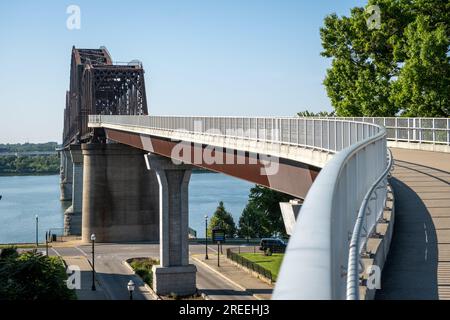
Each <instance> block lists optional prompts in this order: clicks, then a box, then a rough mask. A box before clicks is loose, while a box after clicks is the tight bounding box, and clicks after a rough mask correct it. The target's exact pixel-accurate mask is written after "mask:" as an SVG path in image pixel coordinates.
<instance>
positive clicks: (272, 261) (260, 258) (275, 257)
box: [241, 253, 284, 281]
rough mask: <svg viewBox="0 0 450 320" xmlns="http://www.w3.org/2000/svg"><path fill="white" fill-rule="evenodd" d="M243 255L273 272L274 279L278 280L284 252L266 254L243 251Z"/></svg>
mask: <svg viewBox="0 0 450 320" xmlns="http://www.w3.org/2000/svg"><path fill="white" fill-rule="evenodd" d="M241 256H243V257H244V258H246V259H248V260H250V261H252V262H254V263H256V264H259V265H260V266H261V267H263V268H265V269H267V270H269V271H270V272H272V277H273V280H275V281H276V279H277V277H278V272H279V271H280V266H281V262H282V261H283V257H284V253H274V254H272V255H271V256H265V255H264V254H263V253H241Z"/></svg>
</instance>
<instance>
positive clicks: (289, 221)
mask: <svg viewBox="0 0 450 320" xmlns="http://www.w3.org/2000/svg"><path fill="white" fill-rule="evenodd" d="M301 208H302V201H301V200H299V199H293V200H290V201H289V202H280V209H281V214H282V216H283V221H284V226H285V228H286V233H287V234H288V235H292V233H293V232H294V227H295V222H296V221H297V217H298V214H299V212H300V209H301Z"/></svg>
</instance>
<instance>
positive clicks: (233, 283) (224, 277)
mask: <svg viewBox="0 0 450 320" xmlns="http://www.w3.org/2000/svg"><path fill="white" fill-rule="evenodd" d="M191 258H192V259H193V260H195V261H197V262H198V263H200V264H201V265H202V266H203V267H205V268H207V269H208V270H210V271H212V272H214V273H215V274H217V275H219V276H220V277H222V278H223V279H225V280H226V281H228V282H229V283H231V284H232V285H234V286H236V287H238V288H239V289H241V290H242V291H247V288H244V287H243V286H241V285H240V284H239V283H236V282H235V281H233V280H231V279H230V278H228V277H227V276H224V275H223V274H222V273H220V272H219V271H217V270H216V269H214V268H212V267H210V266H209V265H207V264H206V263H204V262H203V261H201V260H200V259H198V258H196V257H195V256H191ZM202 295H203V294H202ZM252 296H253V297H254V298H255V299H257V300H265V299H264V298H262V297H260V296H259V295H257V294H252ZM208 300H211V299H210V298H209V299H208Z"/></svg>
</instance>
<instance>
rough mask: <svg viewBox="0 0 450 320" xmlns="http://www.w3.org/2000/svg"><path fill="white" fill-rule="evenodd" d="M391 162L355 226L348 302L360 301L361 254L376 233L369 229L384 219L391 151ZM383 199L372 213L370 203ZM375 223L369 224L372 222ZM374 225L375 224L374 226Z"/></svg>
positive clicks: (349, 270) (362, 207)
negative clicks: (370, 236)
mask: <svg viewBox="0 0 450 320" xmlns="http://www.w3.org/2000/svg"><path fill="white" fill-rule="evenodd" d="M388 154H389V160H388V165H387V167H386V169H385V170H384V171H383V173H382V174H381V176H379V177H378V179H377V180H376V181H375V182H374V183H373V184H372V186H371V187H370V188H369V190H368V191H367V193H366V195H365V197H364V199H363V202H362V204H361V207H360V208H359V211H358V216H357V218H356V222H355V226H354V228H353V233H352V237H351V240H350V249H349V254H348V267H347V292H346V293H347V300H359V285H360V281H359V277H360V272H361V271H363V272H364V270H360V266H361V265H363V264H362V259H361V254H362V253H363V252H364V251H366V250H365V249H366V248H365V246H366V244H367V239H368V238H367V237H368V236H369V235H370V234H371V233H372V232H373V231H374V230H373V229H372V230H371V229H368V227H370V226H373V228H375V227H376V224H377V221H379V220H380V219H381V218H382V214H383V211H384V207H385V204H386V199H387V186H388V175H389V172H390V170H391V168H392V165H393V162H394V160H393V158H392V153H391V151H390V150H389V153H388ZM379 198H381V207H380V208H376V210H377V211H375V212H372V211H370V203H371V202H372V201H374V200H378V199H379ZM371 216H372V217H371ZM371 218H372V219H373V220H374V221H371V222H368V221H369V220H371ZM373 223H375V224H374V225H373Z"/></svg>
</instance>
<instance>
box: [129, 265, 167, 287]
mask: <svg viewBox="0 0 450 320" xmlns="http://www.w3.org/2000/svg"><path fill="white" fill-rule="evenodd" d="M127 262H128V263H129V264H130V266H131V267H132V268H133V270H134V272H136V274H137V275H138V276H139V277H141V278H142V280H143V281H144V282H145V283H146V284H148V285H149V286H150V287H151V286H152V281H153V273H152V267H153V265H157V264H159V261H158V260H155V259H152V258H132V259H129V260H128V261H127Z"/></svg>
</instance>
